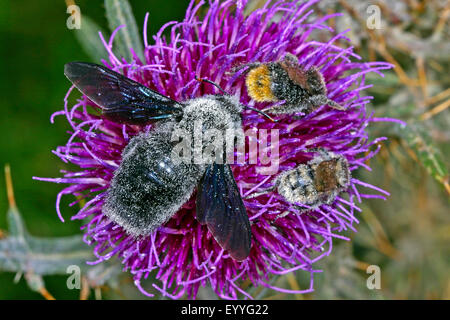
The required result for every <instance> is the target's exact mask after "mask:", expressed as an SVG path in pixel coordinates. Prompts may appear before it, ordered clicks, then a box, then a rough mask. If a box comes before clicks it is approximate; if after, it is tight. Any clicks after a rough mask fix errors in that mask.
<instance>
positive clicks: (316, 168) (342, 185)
mask: <svg viewBox="0 0 450 320" xmlns="http://www.w3.org/2000/svg"><path fill="white" fill-rule="evenodd" d="M311 151H313V150H311ZM318 152H319V154H318V155H317V156H315V157H314V158H313V159H311V160H310V161H308V162H307V163H305V164H299V165H298V166H297V167H295V168H294V169H291V170H287V171H284V172H282V173H281V174H279V175H278V176H277V177H276V178H275V183H274V185H273V186H272V187H270V188H267V189H265V190H262V191H260V192H256V193H253V194H251V195H250V196H248V197H247V198H255V197H258V196H260V195H262V194H265V193H268V192H271V191H274V190H277V192H278V194H280V195H281V196H283V197H284V198H285V199H286V201H288V202H290V203H292V204H296V203H301V204H305V205H307V206H309V207H310V209H307V208H304V207H301V206H297V207H298V209H299V210H300V212H305V211H310V210H313V209H315V208H317V207H319V206H320V205H322V204H331V203H332V202H333V201H334V200H335V199H336V196H337V195H338V194H339V193H340V192H342V191H344V190H345V189H347V187H348V186H349V184H350V179H351V174H350V170H349V166H348V161H347V159H346V158H345V157H344V156H342V155H339V154H335V153H333V152H330V151H327V150H324V149H318Z"/></svg>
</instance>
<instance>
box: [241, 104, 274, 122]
mask: <svg viewBox="0 0 450 320" xmlns="http://www.w3.org/2000/svg"><path fill="white" fill-rule="evenodd" d="M244 108H246V109H249V110H253V111H255V112H258V113H259V114H261V115H263V116H264V117H266V118H267V119H269V120H270V121H272V122H278V120H275V119H274V118H272V117H271V116H269V115H268V114H267V113H265V112H264V111H261V110H258V109H256V108H253V107H249V106H245V105H244Z"/></svg>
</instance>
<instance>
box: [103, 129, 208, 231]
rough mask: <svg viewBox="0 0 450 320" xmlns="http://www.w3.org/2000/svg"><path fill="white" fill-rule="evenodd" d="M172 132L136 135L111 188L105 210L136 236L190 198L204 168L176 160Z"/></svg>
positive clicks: (167, 217)
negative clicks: (172, 153)
mask: <svg viewBox="0 0 450 320" xmlns="http://www.w3.org/2000/svg"><path fill="white" fill-rule="evenodd" d="M167 134H168V133H165V132H162V133H161V132H158V131H154V132H153V131H152V132H151V133H150V134H148V135H145V134H141V135H139V136H136V137H134V138H133V139H132V140H131V141H130V143H129V145H128V146H127V147H126V148H125V150H124V152H123V159H122V163H121V164H120V166H119V168H118V169H117V170H116V172H115V175H114V178H113V180H112V182H111V186H110V188H109V189H108V192H107V196H106V200H105V203H104V205H103V212H104V213H105V214H106V215H107V216H108V217H109V218H110V219H111V220H113V221H115V222H116V223H118V224H119V225H121V226H122V227H123V228H124V229H125V230H126V231H127V232H129V233H130V234H132V235H135V236H138V235H147V234H150V233H151V232H153V231H154V230H155V229H156V228H157V227H159V226H160V225H161V224H163V223H165V222H166V221H167V220H168V219H169V218H170V217H172V216H173V215H174V214H175V213H176V212H177V211H178V210H179V209H180V207H181V206H182V205H183V204H184V203H185V202H186V201H187V200H188V199H189V198H190V196H191V194H192V192H193V190H194V188H195V186H196V184H197V182H198V180H199V179H200V168H199V167H198V166H197V165H194V164H187V163H183V162H180V163H175V162H174V161H172V158H171V151H172V145H171V143H170V136H169V137H167V136H166V135H167Z"/></svg>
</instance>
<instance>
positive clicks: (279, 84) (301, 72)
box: [240, 54, 345, 114]
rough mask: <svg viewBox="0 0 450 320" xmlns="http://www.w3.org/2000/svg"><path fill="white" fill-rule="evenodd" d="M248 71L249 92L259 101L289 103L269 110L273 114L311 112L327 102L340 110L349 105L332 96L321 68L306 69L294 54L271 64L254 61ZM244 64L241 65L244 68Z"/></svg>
mask: <svg viewBox="0 0 450 320" xmlns="http://www.w3.org/2000/svg"><path fill="white" fill-rule="evenodd" d="M245 66H249V69H248V70H247V74H246V78H245V84H246V86H247V92H248V95H249V96H250V97H251V98H252V99H253V100H255V101H256V102H277V101H282V100H284V101H285V103H284V104H282V105H277V106H274V107H271V108H268V109H265V110H264V111H265V112H269V113H273V114H293V113H298V112H302V113H304V114H309V113H311V112H312V111H314V110H315V109H317V108H318V107H320V106H321V105H324V104H327V105H329V106H330V107H332V108H334V109H338V110H344V109H345V108H344V107H343V106H341V105H340V104H338V103H336V102H334V101H333V100H330V99H328V97H327V88H326V85H325V81H324V79H323V75H322V74H321V73H320V71H319V70H318V69H317V68H315V67H311V68H310V69H308V70H305V69H304V68H303V67H302V66H301V65H300V64H299V61H298V58H297V57H296V56H294V55H292V54H287V55H286V56H285V57H284V59H283V60H280V61H276V62H267V63H252V64H247V65H244V66H242V67H245ZM242 67H240V68H242Z"/></svg>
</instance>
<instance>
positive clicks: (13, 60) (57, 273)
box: [0, 0, 450, 299]
mask: <svg viewBox="0 0 450 320" xmlns="http://www.w3.org/2000/svg"><path fill="white" fill-rule="evenodd" d="M23 2H24V1H23V0H21V1H10V0H7V1H4V3H3V4H2V8H1V9H0V40H1V41H2V43H9V44H10V47H11V48H13V49H14V54H11V52H4V51H2V52H1V54H2V56H1V57H2V58H3V61H8V63H7V64H6V65H5V72H4V73H3V74H2V78H1V85H0V87H1V88H2V90H3V91H4V92H2V94H1V95H0V97H1V99H2V100H1V103H2V107H3V111H4V116H3V117H0V126H1V127H2V128H3V132H2V133H3V138H2V140H1V142H0V143H1V145H0V149H1V150H2V158H1V161H2V162H1V163H0V164H1V165H4V164H5V163H6V162H10V163H12V166H13V169H14V173H15V177H16V179H15V182H16V187H17V197H18V199H19V203H20V207H21V209H22V212H23V216H24V218H25V221H27V225H28V226H29V228H30V232H31V233H32V234H35V236H31V235H30V233H29V232H28V231H27V229H26V228H25V224H24V222H23V219H22V216H21V214H20V213H19V211H18V209H17V206H16V205H15V201H14V197H13V195H12V184H11V180H10V175H9V174H7V175H6V176H5V178H6V180H7V181H9V182H8V183H7V185H8V198H6V194H7V192H0V213H1V212H7V215H6V219H4V218H3V216H2V215H0V217H1V218H0V270H3V271H6V273H0V283H1V284H2V285H1V286H0V299H8V298H15V299H24V298H25V299H26V298H40V297H43V298H47V299H51V298H53V297H56V298H58V299H78V298H81V299H87V298H90V299H101V298H106V299H144V298H145V296H143V295H142V294H141V293H139V291H138V290H137V289H136V287H135V286H134V284H133V279H132V277H131V276H130V275H129V274H128V273H126V272H122V270H121V265H120V262H118V260H117V259H113V261H109V262H108V263H101V264H98V265H93V266H88V265H87V264H84V263H83V261H86V260H87V261H93V260H95V258H94V257H92V254H91V251H90V250H89V248H88V247H87V246H86V245H85V244H84V243H83V242H82V240H81V235H80V231H79V224H77V223H74V222H71V223H66V224H61V223H60V221H59V220H58V219H57V217H56V214H54V197H55V194H56V193H57V192H58V190H59V186H57V185H52V184H47V185H46V188H42V187H41V184H40V183H39V182H35V181H32V180H31V176H32V175H40V176H55V175H58V170H59V169H63V168H65V165H64V164H62V163H61V162H60V161H59V160H58V159H56V158H55V157H53V158H51V157H50V156H49V154H50V153H49V150H50V149H53V148H55V146H57V145H60V144H63V143H64V142H65V140H66V138H67V136H66V135H65V134H64V131H65V130H67V127H66V126H65V124H64V121H56V124H55V126H53V127H50V128H49V125H48V117H49V115H50V114H51V113H52V112H54V111H56V110H59V109H61V107H62V99H63V96H64V94H65V92H66V90H67V89H68V87H69V83H67V81H65V79H64V77H63V74H62V66H63V64H64V63H66V62H67V61H72V60H85V61H93V62H98V61H99V60H100V59H102V58H104V57H105V56H106V55H107V53H106V50H105V49H104V47H103V45H102V44H101V41H100V39H99V37H98V31H100V30H109V33H106V32H105V31H102V34H103V36H104V37H105V39H108V38H109V35H110V32H112V30H114V29H115V28H116V27H117V26H119V25H122V24H126V25H127V27H125V28H122V29H120V30H119V31H118V34H117V35H116V39H115V42H114V45H113V48H112V50H113V51H114V52H115V53H117V54H118V55H120V56H124V57H126V58H127V59H129V58H130V54H131V52H130V51H129V50H127V48H129V46H130V44H131V46H132V47H133V48H134V49H136V54H137V55H138V56H139V57H140V58H142V55H143V50H142V41H141V34H142V26H143V20H144V13H145V12H150V23H149V27H148V28H149V30H148V34H149V39H150V38H151V37H150V35H151V34H153V33H155V32H156V31H157V30H158V29H159V28H160V26H162V25H163V24H164V23H165V22H167V21H169V20H181V19H182V17H183V15H184V11H185V9H186V8H185V5H183V6H180V5H179V3H180V2H179V1H178V0H163V1H161V0H160V1H149V2H138V1H132V2H131V4H132V6H130V5H129V4H128V3H127V2H126V1H120V0H106V1H105V4H104V5H103V6H102V5H101V2H95V1H87V0H85V1H81V0H80V1H77V2H76V4H77V5H79V6H80V8H81V13H82V16H83V19H84V20H82V24H83V25H82V28H81V29H80V30H69V29H67V28H66V26H65V20H66V19H67V17H68V15H67V14H66V10H65V9H66V7H65V6H66V5H70V4H74V1H72V0H67V1H66V3H63V2H62V1H61V2H59V3H58V5H57V6H54V5H52V4H46V3H41V2H36V3H33V2H31V1H28V2H27V4H26V5H25V4H24V3H23ZM265 2H266V1H259V0H250V1H249V6H248V9H247V10H248V11H251V10H255V9H257V8H258V7H261V6H262V5H264V4H265ZM314 9H315V10H316V12H317V13H318V14H319V15H325V14H331V13H334V12H339V13H341V14H342V16H341V17H337V18H333V19H331V20H330V21H329V22H330V23H331V25H332V26H333V27H334V28H335V29H336V30H337V32H343V31H345V30H347V29H351V31H349V32H347V34H346V35H347V36H348V37H349V38H350V40H351V42H352V45H354V46H355V51H356V52H357V53H358V54H359V55H360V56H361V57H362V59H363V60H365V61H379V60H382V61H388V62H390V63H392V64H393V65H395V68H394V69H393V70H389V71H386V72H385V77H384V78H381V77H379V76H377V75H374V76H367V78H366V80H367V83H371V84H373V87H372V88H370V89H368V90H367V92H368V93H369V94H370V95H372V96H374V100H373V103H372V104H371V106H370V108H371V109H372V110H373V111H374V112H375V117H377V118H380V119H383V118H398V119H401V120H402V121H404V122H405V123H407V125H406V126H402V125H400V124H397V123H393V122H375V123H373V124H372V125H371V126H370V127H369V130H370V135H371V136H372V137H376V136H387V137H388V138H389V140H388V141H383V142H382V148H381V151H380V154H379V155H378V156H377V157H376V158H375V159H373V160H371V161H370V166H371V168H372V171H371V172H364V171H360V172H358V173H356V174H357V178H361V179H363V180H365V181H370V183H371V184H374V185H377V186H379V187H381V188H383V189H385V190H388V191H389V192H390V193H391V197H390V198H389V199H388V200H387V201H381V200H375V199H366V200H365V201H364V203H363V204H361V206H362V209H363V213H362V214H361V215H359V216H358V218H359V219H360V225H359V226H358V233H356V234H355V233H351V232H348V233H347V234H346V236H347V237H350V238H351V241H350V242H345V241H341V240H337V241H335V243H333V252H332V254H331V255H330V256H328V257H325V258H324V259H322V260H321V261H319V262H318V263H317V264H316V265H315V268H316V269H322V270H323V272H321V273H316V274H315V275H314V278H315V291H314V292H313V293H309V294H304V295H290V294H286V293H277V292H273V291H271V290H268V289H265V288H252V287H251V284H250V283H243V284H242V287H243V288H244V289H245V290H249V291H251V292H252V294H253V295H254V296H256V297H258V298H264V299H449V298H450V278H449V276H448V275H449V270H450V259H449V257H450V247H449V245H448V243H449V234H450V221H449V215H448V213H449V210H448V205H449V198H448V196H449V194H450V187H449V181H448V179H449V175H448V162H447V159H448V155H449V151H450V150H449V148H450V144H449V143H448V142H449V139H450V131H449V130H448V128H449V127H450V126H449V124H450V114H449V112H448V108H449V106H450V86H449V83H450V76H449V74H448V69H449V57H450V41H449V37H450V36H449V30H450V28H449V17H450V4H449V3H448V2H446V1H439V0H431V1H418V0H400V1H367V0H363V1H361V0H360V1H357V0H352V1H350V0H340V1H329V0H322V1H321V2H320V3H319V4H317V5H315V6H314ZM132 11H134V12H135V13H136V14H135V15H134V16H133V14H132ZM105 12H106V14H105ZM377 13H379V18H380V19H379V22H380V25H379V26H377V27H376V28H372V27H373V23H374V22H377V20H376V18H377V17H376V16H374V15H376V14H377ZM135 18H136V19H137V21H135V20H134V19H135ZM41 20H45V21H46V24H44V25H40V28H32V27H30V26H31V25H32V22H31V21H41ZM16 21H30V22H29V23H23V24H18V23H16ZM314 37H316V38H317V39H318V40H320V41H327V39H328V38H329V34H326V33H324V32H323V31H320V30H317V32H316V33H315V34H314ZM75 39H77V40H78V41H79V43H77V41H76V40H75ZM342 45H343V46H346V45H347V43H342ZM80 48H83V50H84V51H85V52H86V53H83V51H82V50H80ZM86 54H87V55H86ZM4 75H7V78H6V77H3V76H4ZM43 79H44V80H43ZM55 132H60V134H59V135H56V134H55ZM36 141H38V142H39V143H36ZM8 172H9V169H7V173H8ZM0 191H1V189H0ZM64 201H66V203H68V201H69V200H64ZM8 203H9V205H8ZM8 207H9V209H8ZM7 209H8V210H7ZM75 210H76V208H72V209H71V210H69V209H67V210H65V212H64V214H65V215H68V216H69V215H71V214H72V213H73V212H74V211H75ZM3 230H4V231H3ZM6 230H7V231H6ZM68 234H76V235H72V236H68ZM74 264H75V265H78V266H80V268H81V269H82V275H83V276H82V285H81V289H80V290H68V288H67V286H66V280H67V277H68V274H67V266H69V265H74ZM369 265H377V266H379V267H380V268H381V289H380V290H369V289H368V288H367V286H366V280H367V278H368V277H369V275H368V274H367V272H366V270H367V267H368V266H369ZM14 274H15V276H14ZM49 274H52V275H51V276H49ZM22 275H24V278H25V281H19V280H20V278H21V276H22ZM43 276H45V283H44V279H43V278H42V277H43ZM13 280H14V281H13ZM151 282H152V279H148V280H147V281H145V283H143V284H142V285H143V286H144V287H145V288H151ZM271 284H273V285H275V286H278V287H283V288H287V289H291V290H298V289H300V288H303V289H304V288H308V286H309V276H308V274H305V273H304V272H298V273H297V275H294V274H289V275H286V276H280V277H274V278H273V279H271ZM29 288H31V290H29ZM47 288H48V290H47ZM91 289H92V290H91ZM34 292H36V293H34ZM198 298H199V299H214V298H216V296H215V295H214V293H212V292H211V290H210V289H209V288H202V289H201V290H200V292H199V295H198Z"/></svg>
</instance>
